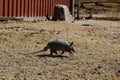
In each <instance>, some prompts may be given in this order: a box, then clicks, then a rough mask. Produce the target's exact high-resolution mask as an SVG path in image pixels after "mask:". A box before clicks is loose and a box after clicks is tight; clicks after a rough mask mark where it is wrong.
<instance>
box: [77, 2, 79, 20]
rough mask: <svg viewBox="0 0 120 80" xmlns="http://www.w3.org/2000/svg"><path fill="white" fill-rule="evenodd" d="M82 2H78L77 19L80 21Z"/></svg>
mask: <svg viewBox="0 0 120 80" xmlns="http://www.w3.org/2000/svg"><path fill="white" fill-rule="evenodd" d="M79 12H80V0H77V19H78V20H79V19H80V13H79Z"/></svg>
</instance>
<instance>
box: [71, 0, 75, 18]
mask: <svg viewBox="0 0 120 80" xmlns="http://www.w3.org/2000/svg"><path fill="white" fill-rule="evenodd" d="M71 3H72V16H73V17H74V16H75V14H74V8H75V7H74V4H75V0H71Z"/></svg>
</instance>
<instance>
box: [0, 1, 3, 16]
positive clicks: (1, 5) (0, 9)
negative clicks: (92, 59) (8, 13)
mask: <svg viewBox="0 0 120 80" xmlns="http://www.w3.org/2000/svg"><path fill="white" fill-rule="evenodd" d="M1 16H3V0H0V17H1Z"/></svg>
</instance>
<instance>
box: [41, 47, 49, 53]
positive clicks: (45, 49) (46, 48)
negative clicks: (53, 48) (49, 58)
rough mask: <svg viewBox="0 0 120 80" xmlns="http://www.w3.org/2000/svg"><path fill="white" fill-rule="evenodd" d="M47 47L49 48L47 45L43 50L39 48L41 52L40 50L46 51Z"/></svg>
mask: <svg viewBox="0 0 120 80" xmlns="http://www.w3.org/2000/svg"><path fill="white" fill-rule="evenodd" d="M48 48H49V46H48V45H47V46H46V47H45V48H44V49H43V50H41V52H42V51H47V50H48Z"/></svg>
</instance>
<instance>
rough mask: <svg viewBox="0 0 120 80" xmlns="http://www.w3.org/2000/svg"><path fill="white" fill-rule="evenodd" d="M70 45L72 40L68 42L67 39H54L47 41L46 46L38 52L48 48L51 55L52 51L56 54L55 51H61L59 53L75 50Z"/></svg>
mask: <svg viewBox="0 0 120 80" xmlns="http://www.w3.org/2000/svg"><path fill="white" fill-rule="evenodd" d="M72 45H73V42H71V43H69V42H68V41H65V40H63V39H55V40H53V41H50V42H48V44H47V46H46V47H45V48H44V49H43V50H41V51H40V52H42V51H47V50H48V49H50V55H51V56H53V53H56V54H57V51H62V53H61V54H63V53H64V52H69V53H72V52H75V50H74V48H73V47H72ZM61 54H60V55H61Z"/></svg>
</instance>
